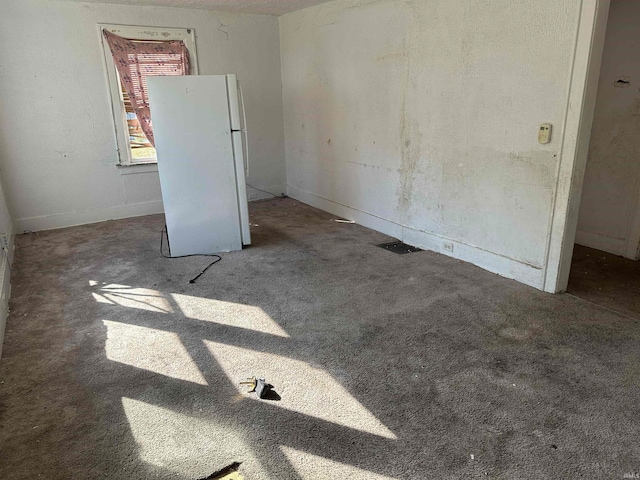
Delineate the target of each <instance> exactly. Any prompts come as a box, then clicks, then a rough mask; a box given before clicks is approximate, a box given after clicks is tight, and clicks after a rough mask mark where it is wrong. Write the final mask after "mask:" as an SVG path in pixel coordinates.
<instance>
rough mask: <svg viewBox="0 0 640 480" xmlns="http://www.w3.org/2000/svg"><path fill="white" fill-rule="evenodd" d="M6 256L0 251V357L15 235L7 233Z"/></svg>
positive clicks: (9, 289)
mask: <svg viewBox="0 0 640 480" xmlns="http://www.w3.org/2000/svg"><path fill="white" fill-rule="evenodd" d="M7 238H8V239H9V242H8V244H9V245H8V248H7V250H8V256H5V254H4V253H2V251H0V255H2V257H1V258H0V358H2V346H3V345H4V331H5V328H6V325H7V316H8V314H9V297H11V269H10V268H9V265H10V264H11V263H13V247H14V239H15V236H14V235H13V234H12V233H11V232H8V233H7Z"/></svg>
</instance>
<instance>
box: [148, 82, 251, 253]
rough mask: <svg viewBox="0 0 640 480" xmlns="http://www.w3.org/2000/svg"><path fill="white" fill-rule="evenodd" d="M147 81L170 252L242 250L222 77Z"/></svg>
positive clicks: (225, 91) (227, 103)
mask: <svg viewBox="0 0 640 480" xmlns="http://www.w3.org/2000/svg"><path fill="white" fill-rule="evenodd" d="M147 81H148V89H149V103H150V106H151V117H152V121H153V129H154V134H155V135H154V136H155V140H156V152H157V155H158V171H159V174H160V186H161V189H162V201H163V203H164V211H165V219H166V222H167V231H168V234H169V244H170V248H171V255H172V256H174V257H175V256H180V255H192V254H211V253H217V252H228V251H232V250H240V249H241V248H242V236H241V229H240V213H239V206H238V192H237V182H236V167H235V162H234V152H233V139H232V137H231V128H230V118H229V101H228V96H227V81H226V77H225V76H224V75H206V76H205V75H199V76H175V77H174V76H166V77H148V78H147Z"/></svg>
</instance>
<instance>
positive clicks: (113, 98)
mask: <svg viewBox="0 0 640 480" xmlns="http://www.w3.org/2000/svg"><path fill="white" fill-rule="evenodd" d="M103 30H107V31H109V32H111V33H114V34H116V35H120V36H121V37H124V38H128V39H134V40H182V41H183V42H184V44H185V46H186V47H187V50H188V51H189V62H190V65H191V72H190V74H191V75H198V55H197V52H196V35H195V30H194V29H193V28H164V27H149V26H141V25H114V24H108V23H99V24H98V31H99V33H100V43H101V45H102V53H103V57H104V66H105V71H106V77H107V86H108V89H109V100H110V102H111V113H112V117H113V128H114V131H115V136H116V145H117V150H118V163H117V164H116V165H117V166H119V167H128V166H134V165H155V164H157V163H158V160H157V159H155V158H154V159H134V158H133V156H132V155H131V144H130V142H129V129H128V126H127V112H126V111H125V108H124V101H123V99H122V92H121V86H120V78H119V76H118V71H117V69H116V66H115V63H114V62H113V56H112V55H111V50H109V44H108V43H107V41H106V40H105V38H104V35H103V34H102V31H103Z"/></svg>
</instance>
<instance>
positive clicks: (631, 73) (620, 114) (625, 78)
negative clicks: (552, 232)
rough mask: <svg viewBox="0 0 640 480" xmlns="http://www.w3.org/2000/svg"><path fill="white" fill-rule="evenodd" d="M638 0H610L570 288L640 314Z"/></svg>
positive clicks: (639, 44) (581, 295)
mask: <svg viewBox="0 0 640 480" xmlns="http://www.w3.org/2000/svg"><path fill="white" fill-rule="evenodd" d="M638 25H640V2H637V1H636V0H611V3H610V8H609V17H608V21H607V29H606V36H605V42H604V51H603V56H602V64H601V69H600V80H599V83H598V93H597V98H596V106H595V112H594V117H593V126H592V129H591V139H590V143H589V151H588V156H587V163H586V170H585V175H584V183H583V188H582V195H581V200H580V213H579V215H578V225H577V232H576V239H575V246H574V250H573V258H572V262H571V272H570V276H569V283H568V287H567V292H569V293H572V294H574V295H576V296H578V297H580V298H583V299H585V300H589V301H591V302H594V303H596V304H599V305H602V306H604V307H606V308H610V309H613V310H617V311H620V312H621V313H624V314H627V315H631V316H634V317H640V262H639V261H638V260H639V258H640V29H638Z"/></svg>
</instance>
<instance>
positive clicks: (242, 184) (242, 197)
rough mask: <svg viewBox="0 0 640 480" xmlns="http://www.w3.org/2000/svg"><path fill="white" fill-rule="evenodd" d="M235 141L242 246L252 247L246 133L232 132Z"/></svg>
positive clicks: (234, 150)
mask: <svg viewBox="0 0 640 480" xmlns="http://www.w3.org/2000/svg"><path fill="white" fill-rule="evenodd" d="M231 137H232V139H233V153H234V156H235V166H236V182H237V185H238V186H237V189H238V207H239V211H240V229H241V231H242V244H243V245H251V231H250V225H249V204H248V202H247V186H246V179H245V176H244V148H243V145H244V142H243V139H244V132H241V131H235V132H231Z"/></svg>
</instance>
